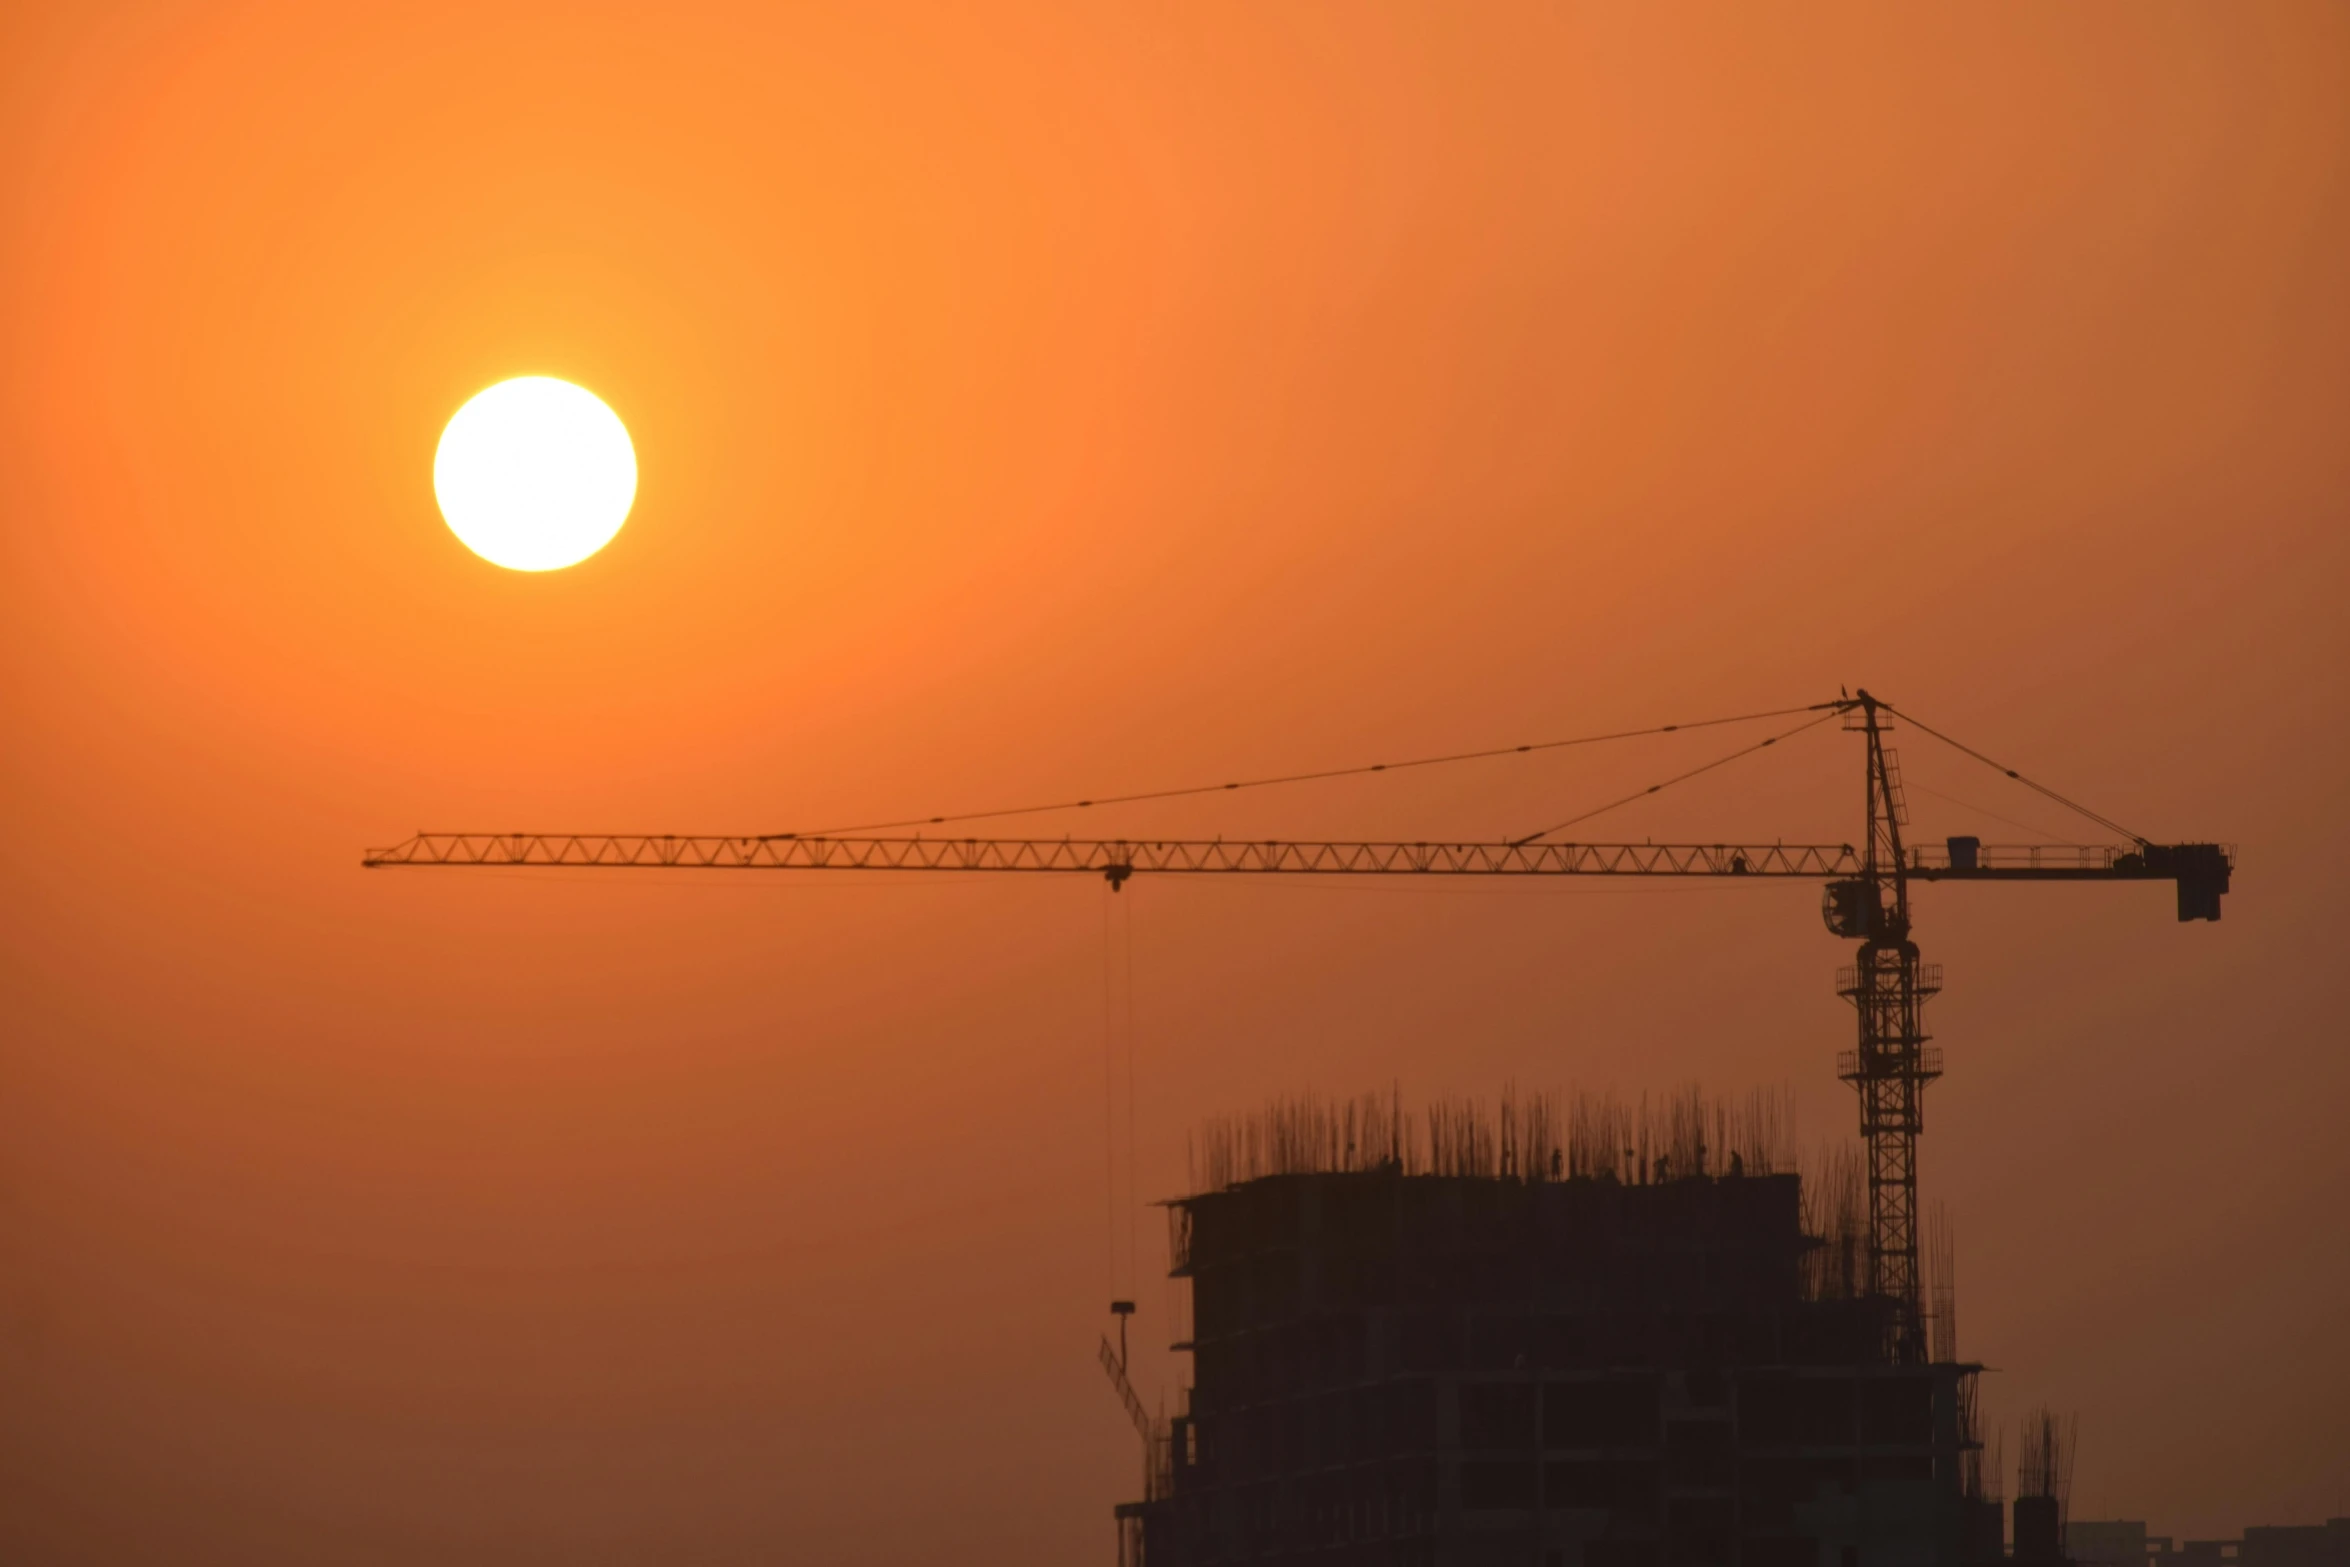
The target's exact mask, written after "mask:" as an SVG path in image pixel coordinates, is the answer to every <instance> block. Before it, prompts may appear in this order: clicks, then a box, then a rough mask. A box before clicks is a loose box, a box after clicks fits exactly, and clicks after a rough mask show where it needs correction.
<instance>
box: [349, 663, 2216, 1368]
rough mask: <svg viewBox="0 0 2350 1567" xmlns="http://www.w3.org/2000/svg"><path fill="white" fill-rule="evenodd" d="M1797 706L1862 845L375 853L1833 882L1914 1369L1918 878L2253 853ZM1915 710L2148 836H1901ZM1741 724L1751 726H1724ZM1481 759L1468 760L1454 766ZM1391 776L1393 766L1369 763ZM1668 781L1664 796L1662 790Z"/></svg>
mask: <svg viewBox="0 0 2350 1567" xmlns="http://www.w3.org/2000/svg"><path fill="white" fill-rule="evenodd" d="M1790 711H1805V712H1814V713H1821V714H1823V715H1834V714H1841V715H1842V717H1843V720H1844V727H1845V728H1846V729H1848V730H1853V731H1857V732H1858V733H1859V734H1860V735H1861V736H1862V738H1863V744H1864V747H1865V752H1864V756H1865V767H1866V780H1865V784H1866V787H1865V795H1864V817H1865V820H1864V823H1863V831H1862V833H1861V836H1860V841H1859V844H1858V846H1857V848H1856V846H1855V845H1853V844H1849V843H1847V844H1791V843H1785V842H1773V843H1767V844H1760V843H1758V844H1721V843H1713V844H1689V843H1683V844H1659V843H1653V842H1650V843H1638V844H1630V843H1564V842H1557V841H1546V840H1550V839H1552V838H1553V834H1552V833H1536V834H1534V835H1532V836H1531V837H1526V838H1512V839H1500V840H1492V841H1485V842H1456V843H1429V842H1400V841H1399V842H1351V843H1341V842H1306V841H1296V840H1286V839H1284V840H1242V839H1234V840H1226V839H1222V838H1216V839H1127V838H977V837H967V838H954V837H944V838H941V837H924V836H920V835H916V836H913V837H895V838H879V837H843V836H834V835H827V834H815V835H809V834H798V833H782V834H765V835H756V836H720V835H677V834H645V833H634V834H632V833H427V832H420V833H418V834H416V835H415V836H414V837H412V838H410V839H408V840H407V841H405V842H403V843H399V844H395V845H392V846H390V847H387V848H380V849H369V850H367V851H366V853H365V855H364V857H363V858H362V859H361V862H360V863H361V864H362V865H364V866H366V867H368V868H371V869H373V868H378V867H392V866H426V865H429V866H451V867H456V866H540V867H547V868H550V869H642V870H735V871H761V870H764V871H792V870H797V871H819V870H836V871H837V870H857V871H888V870H910V871H987V872H1030V873H1044V874H1069V873H1076V874H1085V875H1097V876H1101V877H1103V878H1104V879H1105V880H1106V881H1107V882H1108V883H1109V886H1110V888H1111V890H1112V891H1116V890H1117V889H1118V888H1119V887H1120V886H1122V885H1123V884H1124V883H1125V882H1126V881H1127V880H1128V879H1130V878H1131V877H1133V876H1134V875H1136V874H1137V873H1143V872H1147V873H1150V874H1154V875H1157V874H1189V875H1233V874H1242V875H1247V874H1260V875H1263V874H1270V875H1309V876H1363V875H1380V876H1384V875H1409V876H1675V877H1690V876H1760V877H1777V878H1801V879H1807V880H1814V881H1822V882H1825V883H1826V888H1825V892H1824V894H1823V896H1822V900H1821V913H1822V916H1823V918H1824V919H1825V920H1826V923H1827V926H1828V929H1829V930H1830V931H1832V932H1833V933H1835V934H1836V935H1838V936H1841V937H1844V938H1846V939H1848V940H1855V941H1858V942H1859V943H1860V946H1859V949H1858V951H1857V953H1856V954H1855V956H1854V960H1853V962H1852V963H1851V964H1850V965H1848V966H1846V967H1845V968H1844V969H1842V970H1841V971H1840V972H1839V974H1838V975H1837V987H1836V988H1837V992H1838V993H1839V994H1840V995H1842V996H1843V997H1844V998H1845V999H1847V1000H1849V1001H1850V1002H1851V1003H1852V1005H1853V1009H1854V1012H1855V1014H1856V1019H1857V1025H1858V1037H1857V1039H1856V1041H1855V1043H1854V1046H1853V1048H1852V1049H1850V1050H1847V1051H1843V1052H1841V1054H1840V1056H1839V1058H1838V1062H1837V1075H1838V1076H1839V1077H1841V1078H1842V1079H1843V1080H1844V1081H1845V1082H1848V1083H1850V1084H1852V1086H1853V1088H1854V1089H1855V1090H1856V1091H1857V1092H1858V1094H1859V1098H1860V1130H1861V1138H1862V1140H1863V1142H1864V1143H1865V1144H1866V1147H1867V1163H1868V1197H1869V1249H1868V1277H1869V1286H1870V1293H1871V1294H1872V1295H1874V1296H1875V1297H1876V1298H1877V1299H1878V1300H1879V1301H1880V1302H1882V1303H1883V1305H1884V1307H1885V1323H1886V1326H1885V1332H1886V1334H1887V1338H1888V1343H1887V1345H1886V1349H1887V1352H1888V1353H1889V1355H1890V1356H1891V1357H1892V1358H1893V1359H1894V1360H1895V1361H1896V1362H1897V1363H1914V1362H1918V1361H1922V1360H1924V1359H1925V1358H1926V1343H1925V1315H1924V1312H1923V1310H1922V1309H1921V1307H1922V1301H1921V1298H1920V1295H1921V1289H1920V1277H1919V1266H1918V1162H1917V1153H1918V1134H1919V1133H1920V1132H1921V1131H1922V1130H1923V1129H1924V1125H1925V1122H1924V1116H1923V1101H1924V1097H1925V1090H1926V1085H1927V1084H1929V1083H1931V1082H1933V1081H1934V1080H1935V1079H1936V1078H1938V1077H1940V1076H1941V1075H1942V1056H1941V1052H1940V1051H1939V1050H1937V1049H1935V1048H1934V1047H1933V1046H1932V1045H1931V1044H1929V1043H1928V1035H1927V1034H1926V1031H1925V1026H1924V1010H1925V1004H1926V1002H1927V1000H1928V999H1929V998H1931V997H1932V996H1933V995H1935V994H1936V993H1937V992H1938V991H1939V990H1940V989H1941V985H1942V974H1941V966H1940V965H1939V964H1932V963H1925V962H1921V961H1920V959H1919V956H1918V947H1917V943H1916V942H1915V941H1914V940H1912V939H1911V928H1910V906H1909V889H1910V883H1911V882H1913V881H1975V882H1999V883H2015V882H2026V881H2097V882H2115V881H2170V882H2174V883H2176V885H2177V891H2178V917H2179V919H2180V920H2182V921H2187V920H2216V919H2218V918H2219V917H2220V899H2221V897H2222V895H2223V894H2225V893H2226V892H2227V891H2228V886H2229V880H2230V874H2231V872H2232V870H2233V868H2234V863H2233V856H2232V854H2231V853H2230V851H2229V850H2228V848H2227V847H2225V846H2224V845H2220V844H2215V843H2178V844H2156V843H2151V842H2149V841H2147V840H2146V839H2144V838H2140V837H2137V836H2135V835H2134V834H2130V833H2128V832H2127V831H2126V830H2125V829H2122V828H2121V827H2119V826H2118V824H2115V823H2113V822H2111V821H2110V820H2108V819H2107V818H2105V817H2101V816H2097V815H2096V813H2095V812H2092V811H2089V810H2088V809H2087V808H2086V807H2083V806H2080V805H2078V804H2076V803H2074V802H2072V801H2070V800H2066V799H2064V797H2063V796H2061V795H2057V794H2055V793H2054V792H2053V791H2051V790H2048V789H2045V788H2042V787H2041V786H2040V785H2038V784H2034V783H2032V782H2031V780H2029V779H2023V778H2022V775H2020V774H2018V773H2016V772H2015V771H2013V770H2012V769H2008V768H2005V767H2001V766H2000V764H1998V763H1996V762H1992V761H1991V760H1990V759H1989V758H1988V757H1985V756H1983V755H1982V754H1981V753H1979V752H1976V751H1972V750H1971V749H1969V748H1968V747H1966V746H1964V745H1960V744H1959V743H1958V742H1957V741H1955V740H1952V739H1950V737H1949V736H1947V735H1944V734H1942V733H1940V732H1939V731H1937V730H1933V729H1929V728H1927V727H1926V726H1925V725H1923V724H1921V723H1918V721H1917V720H1915V719H1911V718H1908V717H1907V715H1905V714H1901V713H1899V712H1897V711H1896V710H1895V709H1894V708H1893V707H1892V706H1891V704H1889V703H1886V702H1884V701H1882V700H1881V699H1879V698H1877V697H1875V696H1872V695H1871V694H1870V693H1869V692H1868V691H1866V690H1861V691H1858V692H1856V693H1854V694H1853V695H1851V696H1839V697H1838V698H1837V699H1836V700H1835V701H1833V702H1823V703H1818V704H1815V705H1814V706H1813V707H1811V708H1808V709H1797V710H1790ZM1760 716H1773V715H1760ZM1896 718H1898V719H1902V720H1904V721H1906V722H1909V723H1911V724H1914V725H1916V727H1918V728H1920V729H1922V730H1924V731H1925V733H1927V734H1929V735H1932V736H1933V737H1934V738H1935V739H1937V740H1941V741H1943V742H1944V743H1946V744H1949V745H1952V746H1955V747H1956V748H1957V749H1959V750H1961V751H1965V752H1966V753H1967V754H1968V755H1970V756H1972V757H1974V758H1975V760H1977V761H1980V762H1984V763H1986V764H1987V765H1989V766H1992V767H1994V768H1997V769H1998V770H1999V771H2001V772H2004V773H2006V775H2007V776H2008V777H2010V778H2016V779H2019V780H2020V781H2022V782H2023V783H2025V784H2026V785H2027V786H2029V787H2031V788H2034V789H2038V790H2039V791H2040V792H2041V793H2042V794H2045V795H2048V796H2049V798H2051V799H2054V800H2056V801H2058V802H2059V803H2062V804H2064V805H2066V806H2067V807H2069V808H2070V809H2072V810H2075V811H2078V812H2080V813H2081V814H2083V815H2085V816H2088V817H2090V818H2092V819H2093V820H2095V821H2097V822H2099V823H2100V824H2101V825H2103V826H2105V827H2107V828H2108V829H2110V830H2112V831H2113V832H2115V833H2116V834H2117V835H2118V836H2122V837H2126V838H2128V839H2130V841H2129V842H2127V843H2114V844H2059V845H2046V844H2037V845H2010V846H1999V845H1987V844H1984V843H1982V842H1981V841H1980V840H1978V839H1975V838H1966V837H1953V838H1949V839H1947V840H1945V841H1944V843H1943V844H1941V845H1938V846H1932V847H1923V846H1918V845H1912V844H1905V843H1904V842H1903V840H1902V833H1901V830H1902V828H1903V827H1904V826H1905V825H1907V823H1908V812H1907V809H1906V807H1905V806H1904V804H1903V800H1902V792H1901V766H1900V761H1899V759H1898V757H1896V755H1895V754H1894V752H1893V750H1892V748H1891V747H1889V746H1888V745H1886V743H1885V736H1886V733H1887V731H1888V730H1890V729H1891V728H1892V727H1893V724H1892V720H1893V719H1896ZM1737 721H1742V720H1714V722H1737ZM1821 721H1824V718H1823V719H1822V720H1821ZM1668 727H1678V726H1668ZM1806 727H1808V725H1807V726H1806ZM1644 732H1647V733H1664V732H1667V730H1663V729H1660V730H1654V731H1644ZM1600 738H1623V737H1622V736H1609V737H1600ZM1774 738H1783V737H1774ZM1559 743H1571V744H1581V743H1585V742H1581V741H1576V742H1559ZM1772 743H1774V741H1773V740H1765V741H1763V742H1762V743H1761V744H1762V745H1763V746H1767V745H1770V744H1772ZM1760 748H1761V747H1760V746H1755V747H1749V748H1748V750H1756V749H1760ZM1517 749H1518V750H1520V751H1524V750H1528V749H1533V748H1532V747H1523V746H1522V747H1518V748H1517ZM1478 754H1480V755H1496V754H1500V753H1478ZM1743 754H1746V753H1745V752H1737V753H1733V756H1736V755H1743ZM1463 759H1467V758H1439V759H1436V760H1463ZM1725 760H1727V758H1725ZM1413 765H1426V764H1413ZM1712 765H1719V764H1718V763H1716V764H1712ZM1384 770H1385V769H1384V768H1383V767H1370V768H1364V769H1357V771H1363V772H1378V771H1384ZM1705 770H1706V769H1703V768H1701V769H1698V771H1699V772H1702V771H1705ZM1695 775H1696V774H1695V773H1690V774H1684V775H1683V776H1684V777H1693V776H1695ZM1309 776H1338V775H1335V774H1319V775H1309ZM1270 781H1274V782H1283V781H1293V780H1270ZM1669 781H1672V780H1669ZM1222 787H1224V788H1238V787H1242V786H1241V785H1235V784H1227V785H1224V786H1222ZM1662 787H1664V786H1663V785H1658V786H1657V788H1662ZM1657 788H1651V789H1649V790H1647V791H1645V793H1647V794H1654V793H1655V792H1657ZM1202 792H1206V791H1204V790H1177V791H1172V793H1173V794H1187V793H1202ZM1129 798H1159V796H1134V797H1129ZM1633 798H1639V796H1628V797H1627V799H1626V800H1625V801H1619V802H1617V803H1618V804H1624V803H1628V801H1629V800H1630V799H1633ZM1075 803H1076V804H1078V805H1083V804H1086V803H1089V802H1075ZM1050 808H1051V809H1058V807H1050ZM1037 809H1047V807H1039V808H1037ZM1605 809H1612V807H1606V808H1605ZM1587 814H1595V813H1587ZM938 820H943V818H941V819H938Z"/></svg>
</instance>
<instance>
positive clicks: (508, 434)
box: [432, 375, 636, 571]
mask: <svg viewBox="0 0 2350 1567" xmlns="http://www.w3.org/2000/svg"><path fill="white" fill-rule="evenodd" d="M432 488H433V493H434V494H435V495H436V496H438V497H439V498H440V503H441V515H442V516H443V517H444V518H446V519H448V523H449V531H450V532H452V533H454V534H456V535H457V537H458V538H460V539H462V540H464V542H465V547H466V548H467V549H469V550H471V551H473V553H474V554H476V555H479V556H480V557H481V558H482V559H483V560H486V561H489V562H491V563H493V564H495V565H499V566H504V567H506V568H507V569H509V570H512V571H556V570H560V569H561V568H563V567H565V566H576V565H578V564H579V563H580V562H581V561H583V560H585V559H587V558H588V557H589V556H590V555H593V554H594V553H595V552H596V551H598V550H600V549H602V548H603V547H604V546H605V545H607V544H609V543H611V542H612V536H613V535H614V534H616V533H618V532H619V531H620V525H621V524H622V523H623V522H626V521H627V520H628V508H629V506H630V504H631V503H632V502H634V501H635V499H636V448H635V447H634V446H632V445H630V444H629V440H628V427H627V426H626V425H623V424H622V423H621V422H620V416H619V415H618V414H616V413H614V412H613V411H612V410H611V409H609V408H607V407H605V406H604V402H603V399H601V398H599V397H597V396H596V394H595V393H593V392H591V391H589V390H588V389H587V388H586V387H583V386H574V385H572V384H571V383H570V382H569V381H558V380H556V379H555V378H554V377H552V376H544V375H526V376H518V377H516V378H515V379H514V380H511V381H500V382H499V383H498V384H497V385H496V386H493V387H491V388H490V389H489V390H487V391H485V392H478V393H476V394H475V395H474V396H473V397H472V398H471V399H470V400H469V401H468V402H467V403H466V404H465V406H464V407H462V408H460V409H458V410H457V412H456V413H455V414H454V415H453V416H452V417H451V418H450V420H449V427H448V428H447V429H445V430H443V431H442V432H441V445H440V450H439V451H437V452H436V453H434V454H433V460H432Z"/></svg>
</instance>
